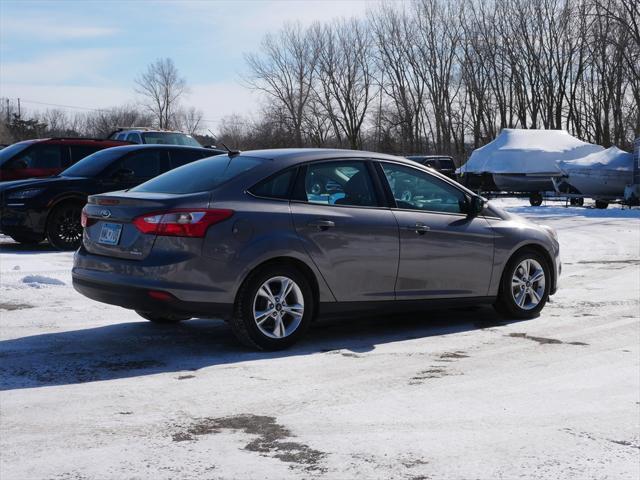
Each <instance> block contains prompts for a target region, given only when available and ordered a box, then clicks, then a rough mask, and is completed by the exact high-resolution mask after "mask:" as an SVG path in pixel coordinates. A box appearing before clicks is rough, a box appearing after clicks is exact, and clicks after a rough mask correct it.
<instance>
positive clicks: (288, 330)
mask: <svg viewBox="0 0 640 480" xmlns="http://www.w3.org/2000/svg"><path fill="white" fill-rule="evenodd" d="M313 314H314V298H313V290H312V289H311V286H310V284H309V281H308V280H307V278H306V277H305V276H304V275H303V274H302V273H300V272H299V271H298V270H297V269H296V268H294V267H291V266H289V265H282V266H279V265H272V266H269V267H266V268H262V269H260V270H258V271H256V272H254V273H253V274H251V275H250V276H249V278H248V279H247V280H246V281H245V283H244V284H243V286H242V287H241V289H240V292H239V293H238V298H237V300H236V306H235V313H234V315H233V317H232V318H231V320H230V322H229V324H230V325H231V328H232V329H233V333H234V334H235V335H236V337H238V340H240V342H242V343H243V344H245V345H247V346H249V347H252V348H259V349H261V350H279V349H282V348H287V347H289V346H290V345H292V344H294V343H295V342H296V341H297V340H298V339H299V338H300V337H301V336H302V335H303V334H304V332H305V331H306V329H307V328H308V327H309V324H310V322H311V319H312V318H313Z"/></svg>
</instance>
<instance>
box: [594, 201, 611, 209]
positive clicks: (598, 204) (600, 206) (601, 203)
mask: <svg viewBox="0 0 640 480" xmlns="http://www.w3.org/2000/svg"><path fill="white" fill-rule="evenodd" d="M608 206H609V202H607V201H606V200H596V208H597V209H600V210H604V209H605V208H607V207H608Z"/></svg>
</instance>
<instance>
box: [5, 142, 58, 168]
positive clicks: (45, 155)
mask: <svg viewBox="0 0 640 480" xmlns="http://www.w3.org/2000/svg"><path fill="white" fill-rule="evenodd" d="M62 163H63V159H62V149H61V148H60V145H47V144H41V145H34V146H32V147H31V148H28V149H27V150H25V151H24V152H23V153H21V154H20V155H18V156H17V157H15V158H14V159H13V160H11V163H10V164H9V167H10V168H14V169H17V170H22V169H25V168H62V166H63V165H62Z"/></svg>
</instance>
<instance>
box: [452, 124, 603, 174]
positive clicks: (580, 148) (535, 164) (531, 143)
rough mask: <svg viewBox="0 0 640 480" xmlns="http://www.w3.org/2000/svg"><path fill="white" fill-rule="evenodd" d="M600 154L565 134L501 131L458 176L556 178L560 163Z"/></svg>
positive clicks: (548, 131) (462, 168)
mask: <svg viewBox="0 0 640 480" xmlns="http://www.w3.org/2000/svg"><path fill="white" fill-rule="evenodd" d="M602 150H604V148H603V147H601V146H600V145H593V144H591V143H587V142H583V141H582V140H579V139H577V138H576V137H573V136H571V135H569V133H568V132H566V131H565V130H523V129H515V128H505V129H503V130H502V131H501V132H500V135H498V136H497V137H496V139H495V140H494V141H493V142H491V143H488V144H487V145H485V146H484V147H480V148H477V149H476V150H474V151H473V153H472V154H471V157H470V158H469V160H468V161H467V163H466V164H464V165H463V166H462V167H460V168H459V169H458V173H467V172H468V173H484V172H488V173H527V174H541V173H551V174H560V173H561V171H560V167H559V163H560V162H564V161H568V160H574V159H577V158H582V157H586V156H587V155H590V154H592V153H596V152H600V151H602Z"/></svg>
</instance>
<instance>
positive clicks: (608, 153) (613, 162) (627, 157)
mask: <svg viewBox="0 0 640 480" xmlns="http://www.w3.org/2000/svg"><path fill="white" fill-rule="evenodd" d="M560 168H561V170H562V172H563V180H564V182H565V183H567V184H569V185H570V186H571V187H573V188H574V189H575V191H576V192H575V193H579V194H582V195H584V196H585V197H591V198H596V199H598V198H603V199H604V198H622V197H624V189H625V187H626V186H627V185H629V184H631V183H632V177H633V155H632V154H631V153H628V152H625V151H624V150H620V149H619V148H618V147H610V148H607V149H606V150H602V151H600V152H595V153H592V154H591V155H587V156H586V157H583V158H578V159H575V160H566V161H563V162H561V164H560Z"/></svg>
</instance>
